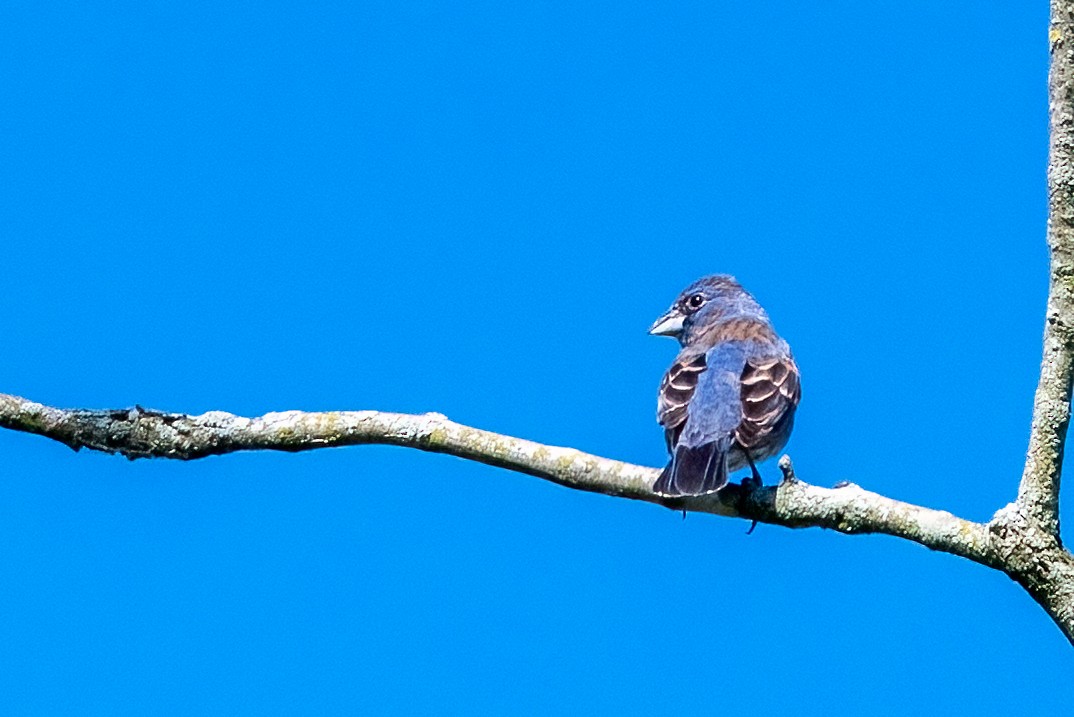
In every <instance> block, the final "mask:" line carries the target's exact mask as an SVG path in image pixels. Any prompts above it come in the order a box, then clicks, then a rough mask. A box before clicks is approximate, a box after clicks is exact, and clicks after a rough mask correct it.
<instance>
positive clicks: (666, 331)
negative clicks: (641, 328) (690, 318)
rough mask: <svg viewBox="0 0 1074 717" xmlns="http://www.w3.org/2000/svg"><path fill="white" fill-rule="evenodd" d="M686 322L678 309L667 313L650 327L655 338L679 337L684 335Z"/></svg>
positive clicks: (650, 331)
mask: <svg viewBox="0 0 1074 717" xmlns="http://www.w3.org/2000/svg"><path fill="white" fill-rule="evenodd" d="M685 320H686V317H685V316H683V315H682V314H681V313H679V311H678V310H677V309H672V310H671V311H669V312H667V313H666V314H664V315H663V316H661V317H660V318H659V319H657V320H656V322H655V323H654V324H653V325H652V326H650V327H649V333H650V334H652V335H653V336H678V335H679V334H681V333H682V322H683V321H685Z"/></svg>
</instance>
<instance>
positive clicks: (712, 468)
mask: <svg viewBox="0 0 1074 717" xmlns="http://www.w3.org/2000/svg"><path fill="white" fill-rule="evenodd" d="M721 444H722V441H714V442H712V443H705V444H704V445H701V446H682V445H680V446H678V447H676V448H675V453H673V454H672V456H671V462H670V463H668V466H667V468H665V469H664V472H663V473H661V474H660V477H659V478H657V479H656V483H655V484H653V492H655V493H659V494H660V495H666V496H670V497H678V496H685V495H706V494H708V493H715V492H716V491H718V490H719V489H720V488H723V487H724V486H725V485H727V480H728V478H727V448H726V447H725V446H723V445H721Z"/></svg>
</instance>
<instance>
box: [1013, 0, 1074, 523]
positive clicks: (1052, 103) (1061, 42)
mask: <svg viewBox="0 0 1074 717" xmlns="http://www.w3.org/2000/svg"><path fill="white" fill-rule="evenodd" d="M1051 10H1052V19H1051V27H1050V29H1049V32H1048V39H1049V43H1050V46H1051V69H1050V71H1049V75H1048V98H1049V106H1048V109H1049V116H1050V138H1051V139H1050V145H1049V152H1048V155H1049V156H1048V198H1049V199H1048V248H1049V250H1050V253H1051V273H1050V279H1049V286H1048V306H1047V313H1046V315H1045V325H1044V352H1043V353H1044V355H1043V358H1042V359H1041V367H1040V381H1039V382H1038V384H1037V392H1036V396H1035V398H1034V401H1033V423H1032V427H1031V429H1030V437H1029V449H1028V451H1027V453H1026V463H1025V469H1024V471H1023V472H1022V481H1021V484H1020V486H1019V488H1018V506H1019V507H1020V509H1021V510H1022V512H1023V513H1024V514H1025V515H1026V517H1027V519H1028V520H1029V521H1030V522H1031V523H1033V524H1034V525H1035V526H1036V527H1038V528H1039V529H1040V530H1043V531H1045V532H1047V533H1050V534H1051V535H1054V536H1056V537H1057V538H1058V536H1059V483H1060V477H1061V473H1062V467H1063V445H1064V443H1065V442H1066V435H1067V427H1068V425H1069V423H1070V397H1071V381H1072V378H1074V325H1072V322H1074V2H1072V0H1052V4H1051Z"/></svg>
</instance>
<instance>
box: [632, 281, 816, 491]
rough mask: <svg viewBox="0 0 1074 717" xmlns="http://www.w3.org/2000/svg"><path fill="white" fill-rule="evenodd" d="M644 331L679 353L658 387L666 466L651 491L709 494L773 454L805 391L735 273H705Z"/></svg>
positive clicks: (781, 345)
mask: <svg viewBox="0 0 1074 717" xmlns="http://www.w3.org/2000/svg"><path fill="white" fill-rule="evenodd" d="M649 333H651V334H657V335H662V336H673V337H675V338H677V339H678V340H679V343H680V344H681V345H682V350H681V351H680V352H679V355H678V356H677V357H676V358H675V363H673V364H672V365H671V368H670V369H668V372H667V373H666V374H665V375H664V380H663V381H662V382H661V383H660V395H659V398H658V400H657V420H658V421H659V423H660V425H661V426H663V427H664V437H665V439H666V441H667V447H668V453H670V454H671V462H670V463H668V466H667V468H665V469H664V472H663V473H661V474H660V477H659V478H657V480H656V483H655V484H654V485H653V490H654V491H655V492H656V493H659V494H661V495H665V496H673V497H674V496H686V495H705V494H707V493H715V492H716V491H718V490H719V489H720V488H722V487H724V486H725V485H727V482H728V476H729V475H730V474H731V473H732V472H734V471H736V470H738V469H740V468H744V467H746V466H747V465H748V466H749V467H750V469H751V470H752V471H753V480H754V481H755V482H756V483H757V484H758V485H759V484H760V480H761V477H760V474H759V473H758V472H757V466H756V464H757V463H759V462H761V461H763V460H765V459H767V458H771V457H772V456H774V455H776V454H777V453H779V452H780V451H781V450H782V449H783V446H784V445H786V443H787V439H788V438H790V435H791V427H792V426H793V424H794V411H795V409H796V408H797V407H798V399H799V398H800V397H801V388H800V387H799V383H798V367H797V366H796V365H795V363H794V357H793V356H791V349H790V347H789V346H788V345H787V342H786V341H784V340H783V339H781V338H780V337H779V336H778V335H777V334H776V332H775V330H774V329H773V328H772V324H771V322H770V321H769V320H768V315H767V314H766V313H765V312H764V309H762V308H761V305H760V304H758V303H757V301H756V300H755V299H754V298H753V297H752V296H750V295H749V293H747V292H746V290H745V289H743V288H742V287H741V286H740V285H739V283H738V282H737V281H735V279H734V277H731V276H726V275H715V276H706V277H705V278H703V279H699V280H698V281H696V282H694V283H693V284H691V285H690V286H688V287H687V288H686V290H685V291H683V292H682V294H681V295H680V296H679V298H678V299H676V301H675V303H674V304H672V306H671V309H669V310H668V312H667V313H666V314H664V315H663V316H661V317H660V318H659V319H657V321H656V323H654V324H653V325H652V328H650V329H649Z"/></svg>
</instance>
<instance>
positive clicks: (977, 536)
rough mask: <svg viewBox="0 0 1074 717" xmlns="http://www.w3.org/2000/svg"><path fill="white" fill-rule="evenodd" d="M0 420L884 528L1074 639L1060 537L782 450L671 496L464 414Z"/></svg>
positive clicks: (108, 448) (844, 527)
mask: <svg viewBox="0 0 1074 717" xmlns="http://www.w3.org/2000/svg"><path fill="white" fill-rule="evenodd" d="M0 427H2V428H10V429H13V430H17V431H25V432H28V433H35V434H37V435H40V436H45V437H46V438H51V439H53V440H56V441H59V442H61V443H64V444H66V445H67V446H70V447H71V448H73V449H75V450H79V449H81V448H90V449H93V450H98V451H104V452H107V453H119V454H121V455H124V456H126V457H128V458H130V459H136V458H151V457H157V458H173V459H179V460H194V459H198V458H204V457H207V456H213V455H221V454H225V453H234V452H238V451H249V450H278V451H289V452H295V451H305V450H312V449H316V448H327V447H332V446H351V445H361V444H387V445H395V446H405V447H409V448H417V449H419V450H424V451H431V452H434V453H447V454H450V455H454V456H458V457H460V458H466V459H469V460H474V461H479V462H481V463H487V464H489V465H494V466H500V467H502V468H507V469H509V470H513V471H517V472H520V473H526V474H529V475H532V476H536V477H538V478H543V479H545V480H549V481H552V482H554V483H558V484H560V485H563V486H567V487H568V488H575V489H579V490H585V491H591V492H595V493H604V494H607V495H613V496H620V497H624V498H631V499H634V500H643V501H647V502H649V503H655V504H657V505H662V506H664V507H667V508H671V509H674V510H687V511H693V512H702V513H713V514H716V515H724V516H731V517H739V518H745V519H747V520H756V521H758V522H763V523H770V524H773V525H782V526H786V527H789V528H808V527H820V528H828V529H831V530H835V531H838V532H841V533H847V534H853V535H862V534H869V533H876V534H884V535H891V536H894V537H897V538H904V539H906V540H911V541H914V542H916V543H920V544H921V545H924V546H925V547H928V548H931V549H932V550H936V551H940V552H945V553H951V554H953V555H959V556H962V557H964V558H968V559H970V560H973V561H975V562H978V563H981V564H983V565H987V566H989V567H993V568H997V569H1000V570H1004V571H1005V572H1008V573H1009V574H1011V576H1012V577H1014V578H1015V579H1017V580H1019V581H1020V582H1022V583H1023V584H1025V585H1026V586H1027V589H1029V590H1030V592H1031V594H1033V595H1034V597H1036V598H1037V599H1038V601H1039V602H1041V604H1042V605H1044V606H1045V608H1046V609H1048V611H1049V614H1052V615H1053V617H1055V618H1056V620H1057V622H1060V626H1061V627H1062V628H1063V630H1064V632H1065V633H1066V634H1067V636H1068V638H1071V639H1072V640H1074V563H1072V564H1071V565H1070V570H1071V575H1070V585H1071V591H1072V593H1071V594H1070V595H1068V598H1069V600H1067V601H1065V602H1064V601H1060V603H1059V604H1056V605H1051V606H1050V605H1049V604H1047V600H1048V599H1050V597H1049V596H1052V595H1055V594H1059V593H1058V592H1056V591H1049V590H1046V589H1045V588H1046V587H1047V585H1048V580H1049V579H1050V578H1048V575H1049V574H1051V573H1054V572H1055V571H1056V568H1055V566H1056V565H1062V563H1061V561H1058V555H1059V553H1063V551H1062V550H1061V549H1059V548H1058V547H1057V546H1055V545H1052V546H1045V547H1042V548H1041V549H1040V551H1039V552H1038V553H1037V554H1035V555H1033V556H1028V555H1026V554H1025V552H1024V551H1023V550H1022V548H1021V547H1020V545H1021V544H1022V542H1021V541H1023V532H1024V531H1023V529H1022V527H1020V526H1019V525H1018V524H1017V523H1016V522H1015V521H1013V520H1012V519H1010V517H1009V516H1006V515H1005V514H1004V515H999V514H997V519H996V520H994V521H993V522H992V523H990V524H988V525H984V524H981V523H974V522H972V521H968V520H964V519H962V518H958V517H956V516H954V515H952V514H950V513H947V512H944V511H939V510H932V509H929V508H923V507H921V506H916V505H911V504H909V503H903V502H901V501H897V500H892V499H891V498H886V497H884V496H881V495H878V494H876V493H872V492H869V491H866V490H863V489H862V488H860V487H858V486H856V485H854V484H844V485H842V486H840V487H835V488H821V487H819V486H814V485H809V484H808V483H804V482H802V481H801V480H799V479H798V478H797V477H796V476H795V474H794V468H793V467H792V466H791V462H790V460H789V459H788V458H787V457H784V458H783V459H781V460H780V469H781V470H782V472H783V479H782V481H780V483H779V485H776V486H768V487H760V488H755V487H752V486H749V485H741V484H735V485H730V486H728V487H727V488H726V489H724V490H722V491H721V492H720V493H719V494H718V495H716V496H703V497H696V498H693V497H691V498H667V497H664V496H660V495H657V494H656V493H653V491H652V485H653V482H654V481H655V480H656V477H657V476H658V475H659V471H657V470H656V469H653V468H646V467H644V466H637V465H632V464H629V463H623V462H621V461H615V460H610V459H607V458H600V457H598V456H593V455H590V454H587V453H583V452H581V451H578V450H575V449H573V448H559V447H554V446H546V445H543V444H540V443H534V442H533V441H526V440H522V439H519V438H512V437H510V436H503V435H500V434H497V433H492V432H490V431H483V430H480V429H477V428H471V427H469V426H463V425H460V424H458V423H454V422H453V421H449V420H448V419H447V418H446V417H444V416H442V415H440V414H438V413H427V414H423V415H408V414H402V413H383V412H379V411H333V412H326V413H304V412H301V411H287V412H283V413H268V414H265V415H264V416H259V417H257V418H245V417H242V416H235V415H232V414H230V413H224V412H222V411H212V412H209V413H205V414H202V415H200V416H190V415H186V414H181V413H164V412H161V411H153V410H147V409H144V408H141V407H137V406H136V407H134V408H131V409H121V410H103V411H89V410H66V409H59V408H52V407H49V406H44V405H41V404H39V403H34V402H32V401H28V400H26V399H24V398H19V397H17V396H10V395H5V394H0ZM1001 513H1002V511H1001ZM1038 547H1040V546H1038ZM1057 551H1058V552H1057ZM1063 554H1065V553H1063ZM1067 557H1068V558H1069V555H1067ZM1019 561H1021V562H1019ZM1057 561H1058V562H1057ZM1064 610H1066V611H1067V612H1064Z"/></svg>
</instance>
